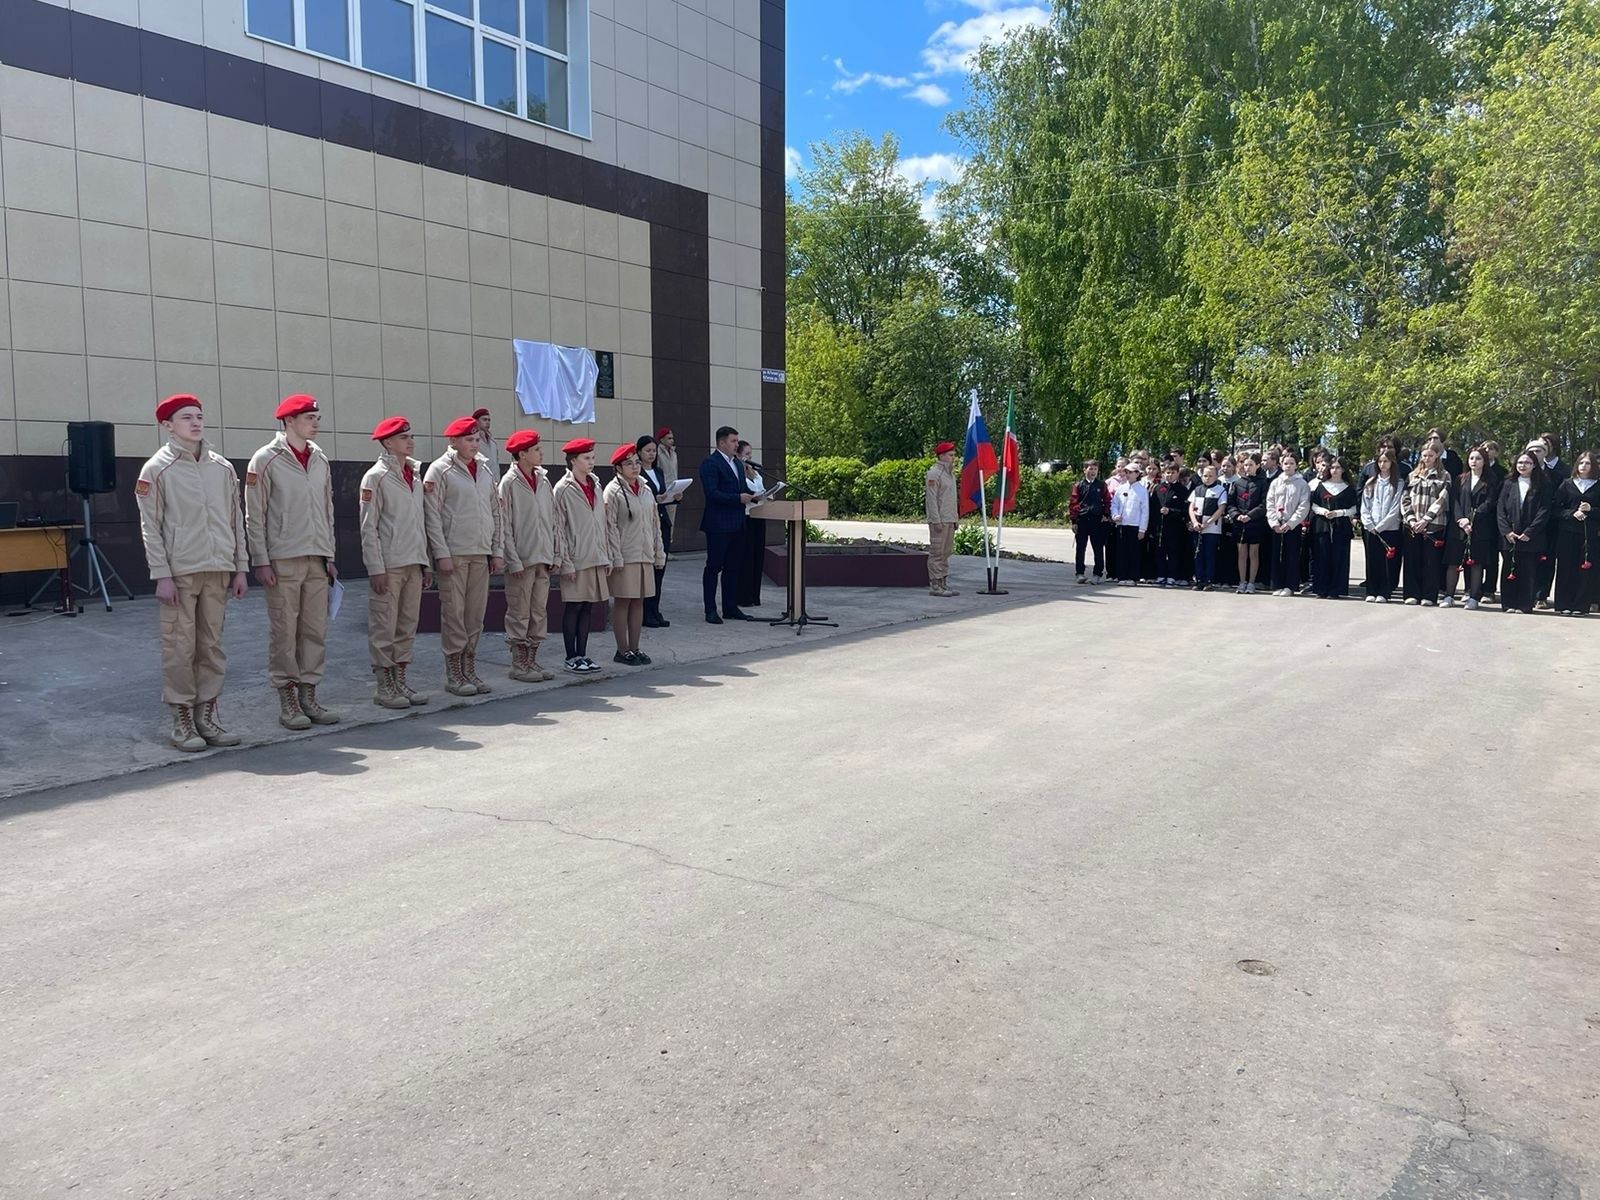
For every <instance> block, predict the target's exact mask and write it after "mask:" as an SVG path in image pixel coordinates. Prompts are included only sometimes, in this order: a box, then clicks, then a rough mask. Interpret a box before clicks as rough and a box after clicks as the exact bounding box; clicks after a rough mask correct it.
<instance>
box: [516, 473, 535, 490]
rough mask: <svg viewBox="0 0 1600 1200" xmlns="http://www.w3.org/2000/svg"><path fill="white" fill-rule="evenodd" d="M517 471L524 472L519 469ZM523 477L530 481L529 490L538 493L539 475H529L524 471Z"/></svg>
mask: <svg viewBox="0 0 1600 1200" xmlns="http://www.w3.org/2000/svg"><path fill="white" fill-rule="evenodd" d="M517 470H519V471H522V468H521V467H518V468H517ZM522 477H523V478H524V479H526V480H527V481H528V487H529V488H531V489H532V490H533V491H536V492H537V491H538V490H539V477H538V476H537V475H529V474H528V473H527V472H526V471H522Z"/></svg>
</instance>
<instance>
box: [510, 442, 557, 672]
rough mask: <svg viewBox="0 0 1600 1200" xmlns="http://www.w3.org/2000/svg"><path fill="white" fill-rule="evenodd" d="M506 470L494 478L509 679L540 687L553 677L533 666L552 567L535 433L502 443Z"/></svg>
mask: <svg viewBox="0 0 1600 1200" xmlns="http://www.w3.org/2000/svg"><path fill="white" fill-rule="evenodd" d="M506 453H507V454H509V455H510V456H511V466H510V467H508V468H507V469H506V473H505V474H504V475H502V476H501V477H500V514H501V520H502V521H503V522H504V527H505V533H504V542H505V559H506V645H507V646H510V647H511V678H513V679H516V680H519V681H521V682H523V683H542V682H543V681H545V680H547V679H554V678H555V675H554V674H552V673H551V672H549V671H547V670H545V669H544V668H543V667H541V666H540V665H539V662H538V658H539V644H540V643H541V642H543V641H544V638H545V634H546V633H547V632H548V630H549V626H548V624H547V620H546V618H547V613H546V609H547V607H548V606H549V603H550V572H551V570H552V569H553V568H554V567H555V565H556V541H555V518H556V508H555V500H554V493H553V491H552V488H551V485H550V476H549V475H548V474H546V473H545V469H544V467H543V466H541V465H540V464H541V463H543V461H544V447H542V446H540V445H539V434H538V433H537V432H536V431H535V430H532V429H519V430H517V431H516V432H515V433H513V434H512V435H511V436H510V437H508V438H507V439H506Z"/></svg>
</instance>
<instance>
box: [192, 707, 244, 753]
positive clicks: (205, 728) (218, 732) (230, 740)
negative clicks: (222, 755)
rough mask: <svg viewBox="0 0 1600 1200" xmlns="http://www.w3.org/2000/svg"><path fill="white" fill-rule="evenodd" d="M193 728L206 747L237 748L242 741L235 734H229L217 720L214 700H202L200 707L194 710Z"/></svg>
mask: <svg viewBox="0 0 1600 1200" xmlns="http://www.w3.org/2000/svg"><path fill="white" fill-rule="evenodd" d="M194 727H195V732H197V733H198V734H199V735H200V736H201V737H203V738H205V740H206V745H208V746H237V745H238V744H239V743H240V742H241V741H243V740H244V739H243V738H241V737H240V736H239V735H238V734H237V733H229V732H228V731H227V730H226V729H224V728H223V727H222V723H221V722H220V721H218V720H217V702H216V701H215V700H202V701H201V702H200V707H198V708H196V709H195V710H194Z"/></svg>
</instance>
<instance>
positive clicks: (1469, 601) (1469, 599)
mask: <svg viewBox="0 0 1600 1200" xmlns="http://www.w3.org/2000/svg"><path fill="white" fill-rule="evenodd" d="M1466 606H1467V608H1468V609H1469V610H1470V609H1475V608H1477V607H1478V602H1477V601H1476V600H1474V599H1473V598H1472V597H1471V596H1468V597H1467V605H1466Z"/></svg>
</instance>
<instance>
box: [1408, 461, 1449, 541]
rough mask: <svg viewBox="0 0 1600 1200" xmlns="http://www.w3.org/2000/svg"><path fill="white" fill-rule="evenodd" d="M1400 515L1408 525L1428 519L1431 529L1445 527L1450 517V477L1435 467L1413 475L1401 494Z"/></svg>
mask: <svg viewBox="0 0 1600 1200" xmlns="http://www.w3.org/2000/svg"><path fill="white" fill-rule="evenodd" d="M1400 516H1401V517H1402V518H1403V519H1404V520H1405V523H1406V524H1407V525H1410V524H1411V523H1412V522H1413V521H1421V520H1424V519H1426V521H1427V522H1428V528H1429V529H1443V528H1444V525H1445V522H1446V521H1447V520H1448V519H1449V517H1450V479H1449V476H1447V475H1446V474H1445V473H1444V472H1443V471H1441V470H1439V469H1438V468H1437V467H1435V468H1434V469H1433V470H1431V471H1429V472H1428V473H1427V474H1426V475H1422V476H1420V477H1417V476H1413V477H1412V478H1411V479H1410V480H1409V481H1407V483H1406V490H1405V491H1404V492H1402V493H1401V495H1400Z"/></svg>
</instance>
